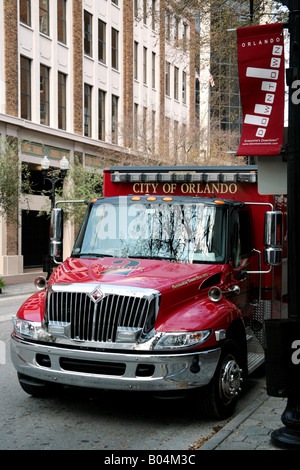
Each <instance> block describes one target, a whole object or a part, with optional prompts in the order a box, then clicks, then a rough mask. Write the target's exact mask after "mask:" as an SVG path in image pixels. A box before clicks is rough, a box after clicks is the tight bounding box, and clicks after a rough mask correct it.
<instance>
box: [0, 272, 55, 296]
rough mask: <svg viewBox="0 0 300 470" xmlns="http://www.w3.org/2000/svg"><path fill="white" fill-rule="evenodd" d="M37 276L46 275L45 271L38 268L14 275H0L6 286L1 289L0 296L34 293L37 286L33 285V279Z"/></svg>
mask: <svg viewBox="0 0 300 470" xmlns="http://www.w3.org/2000/svg"><path fill="white" fill-rule="evenodd" d="M38 276H44V277H46V276H47V273H43V272H42V271H39V270H30V271H28V272H25V273H23V274H16V275H14V276H2V279H3V281H5V284H6V287H4V289H2V294H0V296H1V298H2V297H6V296H12V295H22V294H27V293H28V295H30V294H34V293H35V292H37V288H36V287H35V285H34V280H35V279H36V278H37V277H38Z"/></svg>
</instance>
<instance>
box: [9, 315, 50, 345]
mask: <svg viewBox="0 0 300 470" xmlns="http://www.w3.org/2000/svg"><path fill="white" fill-rule="evenodd" d="M13 324H14V332H15V334H16V335H17V336H21V337H22V338H23V337H25V338H30V339H36V340H39V341H51V340H52V337H51V335H49V333H47V331H46V330H44V328H43V327H42V324H41V323H40V322H32V321H27V320H23V319H22V318H19V317H17V316H15V317H14V318H13Z"/></svg>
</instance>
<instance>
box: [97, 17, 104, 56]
mask: <svg viewBox="0 0 300 470" xmlns="http://www.w3.org/2000/svg"><path fill="white" fill-rule="evenodd" d="M98 60H99V61H100V62H103V64H105V63H106V23H104V21H101V20H98Z"/></svg>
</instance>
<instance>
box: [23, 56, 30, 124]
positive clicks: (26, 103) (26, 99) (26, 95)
mask: <svg viewBox="0 0 300 470" xmlns="http://www.w3.org/2000/svg"><path fill="white" fill-rule="evenodd" d="M21 118H22V119H28V120H29V121H30V120H31V61H30V59H27V58H26V57H21Z"/></svg>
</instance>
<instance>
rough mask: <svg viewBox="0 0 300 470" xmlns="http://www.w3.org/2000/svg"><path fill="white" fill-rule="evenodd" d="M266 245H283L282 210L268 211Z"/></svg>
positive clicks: (265, 234)
mask: <svg viewBox="0 0 300 470" xmlns="http://www.w3.org/2000/svg"><path fill="white" fill-rule="evenodd" d="M264 245H265V246H272V247H275V246H278V247H281V246H282V212H279V211H268V212H266V214H265V227H264Z"/></svg>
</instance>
